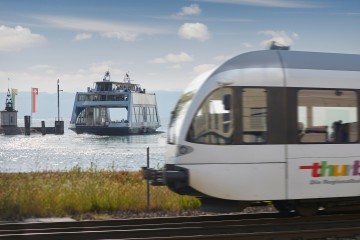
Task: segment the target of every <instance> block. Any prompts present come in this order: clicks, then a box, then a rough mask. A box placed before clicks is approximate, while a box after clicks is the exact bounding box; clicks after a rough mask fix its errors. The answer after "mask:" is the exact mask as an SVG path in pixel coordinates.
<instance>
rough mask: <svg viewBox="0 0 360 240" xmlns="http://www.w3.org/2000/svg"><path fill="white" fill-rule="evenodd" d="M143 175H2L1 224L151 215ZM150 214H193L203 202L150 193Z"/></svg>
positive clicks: (166, 192) (159, 190)
mask: <svg viewBox="0 0 360 240" xmlns="http://www.w3.org/2000/svg"><path fill="white" fill-rule="evenodd" d="M146 199H147V197H146V181H144V180H143V179H142V173H141V172H125V171H124V172H116V171H97V170H94V169H90V170H87V171H81V169H79V168H74V169H73V170H71V171H69V172H34V173H0V219H3V220H6V219H24V218H29V217H65V216H72V217H74V216H75V217H76V216H81V215H82V214H87V213H94V214H102V213H107V214H112V213H116V212H119V211H120V212H121V211H124V212H129V211H130V212H144V211H147V200H146ZM150 203H151V205H150V211H183V210H193V209H194V210H195V209H198V208H199V206H200V202H199V201H198V200H197V199H196V198H193V197H188V196H180V195H178V194H175V193H173V192H171V191H170V190H168V189H167V188H166V187H151V199H150Z"/></svg>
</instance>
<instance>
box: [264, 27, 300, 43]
mask: <svg viewBox="0 0 360 240" xmlns="http://www.w3.org/2000/svg"><path fill="white" fill-rule="evenodd" d="M259 34H262V35H265V36H270V37H271V38H269V39H266V40H264V41H263V42H262V43H261V45H262V46H264V47H269V46H270V45H271V42H277V43H278V44H280V45H284V46H291V45H292V44H293V43H294V40H296V39H298V38H299V35H298V34H297V33H291V35H289V34H287V33H286V32H285V31H273V30H267V31H260V32H259Z"/></svg>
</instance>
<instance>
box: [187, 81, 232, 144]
mask: <svg viewBox="0 0 360 240" xmlns="http://www.w3.org/2000/svg"><path fill="white" fill-rule="evenodd" d="M232 95H233V90H232V89H231V88H220V89H217V90H215V91H214V92H213V93H211V94H210V95H209V96H208V97H207V98H206V99H205V101H204V102H203V103H202V105H201V106H200V108H199V109H198V111H197V113H196V114H195V117H194V118H193V120H192V123H191V126H190V129H189V131H188V134H187V140H188V141H189V142H194V143H202V144H217V145H227V144H233V132H234V127H233V124H234V119H233V118H234V114H233V110H232V107H231V106H232V103H231V99H232V97H231V96H232ZM224 99H226V103H225V102H224ZM225 104H226V106H225Z"/></svg>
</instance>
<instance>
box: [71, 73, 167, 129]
mask: <svg viewBox="0 0 360 240" xmlns="http://www.w3.org/2000/svg"><path fill="white" fill-rule="evenodd" d="M131 81H132V80H130V77H129V75H128V74H126V75H125V77H124V81H123V82H114V81H111V80H110V73H109V71H108V72H106V73H105V76H104V78H103V80H102V81H99V82H95V84H94V88H90V87H88V89H87V92H77V93H76V96H75V102H74V108H73V111H72V115H71V120H70V127H69V129H71V130H73V131H75V132H76V133H78V134H81V133H88V134H96V135H131V134H144V133H153V132H155V131H156V129H157V128H159V127H160V117H159V112H158V107H157V103H156V96H155V93H146V91H145V89H143V88H141V86H140V85H139V84H134V83H131Z"/></svg>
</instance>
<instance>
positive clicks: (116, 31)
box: [33, 15, 165, 41]
mask: <svg viewBox="0 0 360 240" xmlns="http://www.w3.org/2000/svg"><path fill="white" fill-rule="evenodd" d="M33 18H35V19H37V20H40V21H42V22H43V23H45V24H47V25H49V27H55V28H62V29H72V30H80V31H87V32H96V33H100V35H101V36H102V37H105V38H114V39H119V40H124V41H134V40H136V39H137V38H138V37H139V36H141V35H152V34H162V33H165V31H163V30H161V29H160V28H152V27H144V26H138V25H131V24H122V23H119V22H111V21H98V20H91V19H86V18H71V17H61V16H43V15H41V16H33Z"/></svg>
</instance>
